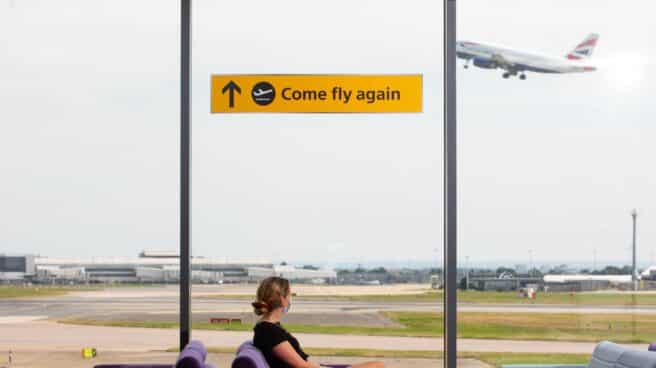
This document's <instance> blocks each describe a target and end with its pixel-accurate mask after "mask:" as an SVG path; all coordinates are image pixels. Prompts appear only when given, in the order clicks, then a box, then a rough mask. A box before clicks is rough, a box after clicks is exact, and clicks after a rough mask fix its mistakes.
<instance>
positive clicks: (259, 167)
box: [0, 0, 656, 264]
mask: <svg viewBox="0 0 656 368" xmlns="http://www.w3.org/2000/svg"><path fill="white" fill-rule="evenodd" d="M458 4H459V9H458V10H459V16H458V21H459V25H458V32H459V38H461V39H468V40H475V41H490V42H493V43H500V44H504V45H507V46H511V47H515V48H518V49H522V50H529V51H537V52H540V53H543V54H548V55H553V56H555V57H562V56H563V55H565V54H566V53H567V52H568V51H570V50H571V49H572V48H573V47H574V46H575V45H576V44H577V43H578V42H580V41H581V40H583V38H584V37H585V36H586V35H587V34H589V33H591V32H598V33H600V34H601V39H600V42H599V45H598V47H597V49H596V50H595V54H594V56H593V58H592V60H591V63H592V64H594V65H596V66H598V67H599V70H598V71H597V72H595V73H588V74H584V75H583V74H580V75H537V74H529V75H528V79H527V80H526V81H520V80H517V79H512V80H504V79H502V78H501V72H500V71H489V70H481V69H477V68H470V69H469V70H463V69H459V71H458V96H459V101H458V108H459V112H458V114H459V121H458V124H459V134H460V135H459V144H460V145H459V154H460V161H459V162H460V166H459V169H460V177H459V181H460V186H459V190H460V197H459V198H460V202H459V203H460V217H459V218H460V255H461V257H462V258H463V259H464V257H465V256H469V258H470V262H471V263H474V264H476V263H484V262H496V261H503V260H516V261H527V260H528V253H529V249H530V250H532V253H533V259H534V261H535V262H536V263H537V262H556V261H571V262H590V263H592V258H593V252H594V250H595V249H596V253H597V259H598V260H599V261H600V262H602V261H614V262H624V263H628V262H629V261H630V251H629V246H630V244H631V218H630V214H629V212H630V210H631V208H633V207H637V208H638V210H639V212H640V215H639V218H638V219H639V239H638V240H639V248H640V252H639V257H640V259H641V260H642V261H644V262H649V261H650V260H651V259H653V253H654V251H656V195H655V194H654V192H655V191H654V189H655V188H656V170H655V168H654V158H655V157H656V145H655V144H654V142H655V141H656V125H655V124H656V121H655V119H654V117H655V116H656V111H655V110H656V108H655V107H654V104H653V96H654V95H655V92H656V87H654V85H655V84H656V74H655V73H654V67H655V65H654V60H655V58H656V44H654V43H653V42H652V41H653V37H654V36H655V35H656V25H654V22H653V19H651V17H652V15H653V13H654V10H656V6H654V5H652V4H650V2H647V1H637V0H635V1H619V0H615V1H599V0H579V1H576V2H572V1H564V0H562V1H548V2H546V1H542V2H538V1H525V0H514V1H510V0H504V1H499V0H496V1H484V0H470V1H466V0H460V1H459V2H458ZM193 11H194V26H193V112H192V114H193V117H192V119H193V164H192V167H193V177H192V180H193V187H192V190H193V192H192V198H193V206H192V219H193V224H192V227H193V235H192V243H193V253H194V254H195V255H203V256H213V257H227V258H229V259H237V258H239V259H256V258H260V259H270V260H274V261H280V260H287V261H316V262H344V261H349V262H374V261H381V260H393V259H401V260H414V261H427V260H431V259H435V260H436V261H437V259H438V258H441V257H440V256H439V254H438V249H441V247H442V241H443V240H442V180H443V178H442V100H441V98H442V95H441V83H442V74H441V73H442V51H441V48H442V32H441V27H442V10H441V2H440V1H405V2H402V1H398V0H397V1H391V0H382V1H381V0H376V1H346V0H336V1H330V2H313V1H302V0H284V1H276V2H272V1H242V2H239V1H233V2H225V1H214V0H195V1H194V9H193ZM178 18H179V15H178V1H172V0H166V1H165V0H157V1H155V0H138V1H135V0H111V1H109V0H108V1H102V0H57V1H51V0H41V1H37V0H13V1H11V0H0V33H1V34H2V37H0V82H1V83H0V170H1V172H2V180H1V181H0V206H1V207H0V253H2V252H10V253H39V254H43V255H50V256H55V255H59V256H94V255H107V256H136V255H137V253H138V252H139V251H140V250H141V249H144V248H149V249H177V247H178V181H179V179H178V172H179V171H178V165H179V161H178V155H179V153H178V149H179V143H178V141H179V117H178V111H179V110H178V106H179V105H178V103H179V97H178V93H179V92H178V88H179V77H178V75H179V61H178V59H179V44H178V42H179V36H178V32H179V28H178V27H179V25H178ZM215 73H422V74H423V75H424V104H423V106H424V112H423V113H421V114H407V115H406V114H393V115H384V114H355V115H348V114H336V115H333V114H317V115H312V114H271V115H267V114H257V115H248V114H243V115H223V114H221V115H211V114H209V80H210V75H211V74H215Z"/></svg>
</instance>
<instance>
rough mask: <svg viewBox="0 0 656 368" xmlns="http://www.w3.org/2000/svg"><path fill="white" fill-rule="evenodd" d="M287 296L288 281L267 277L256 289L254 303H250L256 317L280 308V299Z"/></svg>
mask: <svg viewBox="0 0 656 368" xmlns="http://www.w3.org/2000/svg"><path fill="white" fill-rule="evenodd" d="M287 295H289V280H287V279H283V278H282V277H275V276H273V277H268V278H266V279H264V280H262V282H261V283H260V286H259V287H258V288H257V295H256V296H255V301H254V302H253V303H251V305H252V306H253V311H254V312H255V314H257V315H258V316H261V315H263V314H265V313H269V312H271V311H273V310H274V309H276V308H280V307H282V299H283V298H286V297H287Z"/></svg>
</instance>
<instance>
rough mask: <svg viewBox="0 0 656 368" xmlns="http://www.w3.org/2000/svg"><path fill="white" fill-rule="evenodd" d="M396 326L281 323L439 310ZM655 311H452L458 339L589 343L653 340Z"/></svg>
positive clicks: (424, 320)
mask: <svg viewBox="0 0 656 368" xmlns="http://www.w3.org/2000/svg"><path fill="white" fill-rule="evenodd" d="M384 314H385V315H386V316H387V317H388V318H390V319H392V320H394V321H396V322H398V323H400V324H402V325H403V326H404V327H401V328H380V327H357V326H317V325H303V324H287V325H285V326H286V327H287V328H288V329H289V330H290V331H292V332H294V333H321V334H336V335H342V334H347V335H373V336H419V337H440V336H442V331H443V326H442V315H441V313H424V312H384ZM60 322H62V323H69V324H83V325H97V326H115V327H147V328H177V327H178V324H177V323H176V322H149V321H97V320H87V319H68V320H62V321H60ZM193 328H194V329H202V330H228V331H248V330H251V328H252V326H251V325H248V324H231V325H224V324H210V323H194V324H193ZM654 331H656V315H648V314H641V315H636V314H628V315H621V314H591V315H584V314H568V313H562V314H561V313H558V314H551V313H507V314H502V313H484V312H463V313H459V314H458V337H461V338H479V339H507V340H556V341H590V342H598V341H602V340H612V341H615V342H626V343H650V342H652V341H654V337H655V335H654Z"/></svg>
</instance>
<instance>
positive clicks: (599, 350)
mask: <svg viewBox="0 0 656 368" xmlns="http://www.w3.org/2000/svg"><path fill="white" fill-rule="evenodd" d="M627 350H628V349H627V348H625V347H623V346H621V345H617V344H615V343H612V342H610V341H602V342H600V343H599V344H597V346H596V347H595V349H594V351H593V352H592V358H591V359H590V363H588V368H615V363H617V360H618V359H619V358H620V356H621V355H622V353H624V352H625V351H627Z"/></svg>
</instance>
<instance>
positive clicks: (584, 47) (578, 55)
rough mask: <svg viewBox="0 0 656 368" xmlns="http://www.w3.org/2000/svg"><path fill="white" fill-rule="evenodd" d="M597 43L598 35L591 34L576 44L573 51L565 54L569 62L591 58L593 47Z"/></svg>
mask: <svg viewBox="0 0 656 368" xmlns="http://www.w3.org/2000/svg"><path fill="white" fill-rule="evenodd" d="M598 41H599V35H598V34H596V33H591V34H590V35H589V36H588V37H586V38H585V40H583V42H581V43H580V44H578V45H577V46H576V47H575V48H574V50H572V51H571V52H570V53H569V54H567V56H566V57H567V58H568V59H569V60H582V59H587V58H589V57H591V56H592V52H593V51H594V48H595V46H597V42H598Z"/></svg>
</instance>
